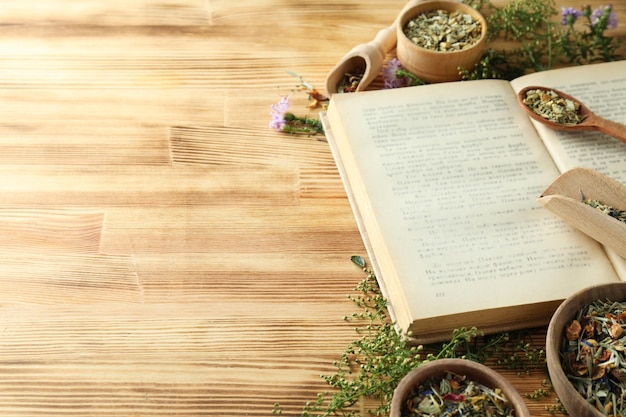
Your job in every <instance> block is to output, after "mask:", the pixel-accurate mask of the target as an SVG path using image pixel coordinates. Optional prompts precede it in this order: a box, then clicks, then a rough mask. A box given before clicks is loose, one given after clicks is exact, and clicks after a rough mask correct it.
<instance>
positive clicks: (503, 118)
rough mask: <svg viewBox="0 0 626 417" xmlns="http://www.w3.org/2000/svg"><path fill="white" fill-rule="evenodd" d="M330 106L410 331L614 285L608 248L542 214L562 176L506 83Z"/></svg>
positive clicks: (382, 94)
mask: <svg viewBox="0 0 626 417" xmlns="http://www.w3.org/2000/svg"><path fill="white" fill-rule="evenodd" d="M333 102H334V103H331V106H330V108H329V111H328V117H329V120H330V122H331V125H332V127H333V130H334V131H335V140H336V142H337V145H336V146H337V148H338V149H339V153H341V157H342V159H343V162H344V165H345V168H346V171H348V174H347V176H348V178H349V179H350V182H351V187H352V189H353V193H354V195H355V200H356V201H357V202H358V205H359V206H360V210H361V214H362V215H363V218H364V224H365V226H366V228H367V234H368V235H369V238H370V241H371V246H372V248H373V251H374V252H375V254H376V256H377V258H378V259H377V260H378V261H379V263H380V264H381V265H380V267H381V270H382V271H381V272H382V273H383V275H384V277H383V280H385V281H386V283H387V287H393V286H399V287H401V288H402V291H401V292H402V293H403V294H405V297H406V298H405V300H403V301H404V302H405V303H406V304H407V305H408V308H409V309H410V310H411V314H412V316H413V318H414V319H415V318H422V317H431V316H438V315H447V314H454V313H460V312H464V311H473V310H481V309H485V308H497V307H501V306H509V305H512V304H516V303H522V304H525V303H534V302H541V301H546V300H555V299H559V298H565V297H567V296H569V295H570V294H571V293H572V292H574V291H575V290H576V289H578V288H582V287H584V286H587V285H590V284H593V283H594V281H598V280H608V279H610V278H608V277H610V276H611V274H612V273H613V270H612V267H611V265H610V263H609V262H608V260H607V259H606V257H605V256H604V254H603V252H602V250H601V247H600V246H599V245H598V244H597V243H596V242H595V241H593V240H591V239H589V238H588V237H586V236H585V235H583V234H582V233H579V232H578V231H576V230H574V229H573V228H571V227H570V226H568V225H567V224H565V222H563V221H562V220H560V219H559V218H557V217H555V216H554V215H552V214H551V213H549V212H548V211H547V210H543V209H542V208H541V207H540V206H539V205H538V204H537V203H536V198H537V197H538V196H539V195H540V193H541V192H542V191H543V189H544V188H545V187H546V186H547V185H548V184H549V183H550V182H552V180H553V179H554V178H555V177H556V176H558V174H559V172H558V170H557V168H556V166H555V165H554V164H553V162H552V160H551V158H550V157H549V155H548V153H547V152H546V150H545V148H544V146H543V144H542V143H541V141H540V139H539V138H538V137H537V136H536V133H535V131H534V129H533V127H532V125H531V124H530V122H529V119H528V118H527V117H526V116H525V115H524V114H523V113H522V111H521V109H519V107H518V104H517V102H516V98H515V94H514V93H513V91H512V89H511V87H510V86H509V84H508V83H507V82H504V81H493V80H491V81H469V82H462V83H454V84H438V85H428V86H421V87H414V88H403V89H399V90H383V91H373V92H366V93H359V94H355V95H335V96H333ZM340 127H342V128H343V129H342V132H340V133H338V131H339V130H340V129H339V128H340ZM357 177H359V178H357ZM381 254H382V255H381ZM381 258H382V259H381ZM598 273H599V274H598ZM394 279H396V280H397V282H389V281H390V280H394ZM613 279H616V278H615V277H613ZM390 294H392V297H391V298H392V299H391V302H392V304H395V303H396V302H397V301H398V300H397V299H396V300H394V299H393V298H394V297H396V298H398V297H399V296H398V295H397V294H395V295H393V294H394V293H393V292H392V291H390Z"/></svg>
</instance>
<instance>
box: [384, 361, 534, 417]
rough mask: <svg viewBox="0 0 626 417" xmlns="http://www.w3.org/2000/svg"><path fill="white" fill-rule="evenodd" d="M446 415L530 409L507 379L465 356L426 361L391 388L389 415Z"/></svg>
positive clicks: (525, 416)
mask: <svg viewBox="0 0 626 417" xmlns="http://www.w3.org/2000/svg"><path fill="white" fill-rule="evenodd" d="M481 413H482V414H481ZM448 415H449V416H457V415H458V416H465V415H486V416H493V417H513V416H515V417H530V412H529V411H528V408H527V407H526V403H525V402H524V399H523V398H522V397H521V396H520V394H519V393H518V392H517V390H516V389H515V387H513V386H512V385H511V383H510V382H508V381H507V380H506V378H504V377H503V376H502V375H500V374H499V373H497V372H496V371H494V370H493V369H491V368H489V367H487V366H485V365H482V364H480V363H478V362H473V361H470V360H467V359H438V360H434V361H432V362H426V363H424V364H422V365H420V366H418V367H417V368H415V369H414V370H413V371H411V372H409V373H408V374H407V375H406V376H405V377H404V378H403V379H402V380H401V381H400V383H399V384H398V386H397V388H396V389H395V391H394V394H393V398H392V400H391V411H390V417H418V416H448Z"/></svg>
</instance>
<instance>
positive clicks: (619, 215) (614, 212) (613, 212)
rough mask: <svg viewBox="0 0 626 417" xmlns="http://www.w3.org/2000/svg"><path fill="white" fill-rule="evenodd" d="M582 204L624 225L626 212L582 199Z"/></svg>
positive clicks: (595, 201) (596, 201) (598, 202)
mask: <svg viewBox="0 0 626 417" xmlns="http://www.w3.org/2000/svg"><path fill="white" fill-rule="evenodd" d="M582 202H583V203H585V204H587V205H589V206H591V207H593V208H595V209H596V210H598V211H600V212H602V213H604V214H608V215H609V216H611V217H613V218H614V219H616V220H619V221H620V222H622V223H626V210H620V209H616V208H614V207H611V206H609V205H606V204H604V203H601V202H600V201H598V200H589V199H585V198H584V197H583V199H582Z"/></svg>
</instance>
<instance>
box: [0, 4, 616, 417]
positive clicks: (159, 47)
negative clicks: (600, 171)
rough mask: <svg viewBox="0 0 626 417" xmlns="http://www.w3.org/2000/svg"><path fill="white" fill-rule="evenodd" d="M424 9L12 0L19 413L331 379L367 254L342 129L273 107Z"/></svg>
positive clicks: (9, 353)
mask: <svg viewBox="0 0 626 417" xmlns="http://www.w3.org/2000/svg"><path fill="white" fill-rule="evenodd" d="M587 2H588V3H591V4H592V5H594V6H595V5H599V4H603V3H602V2H601V1H587ZM558 3H559V4H566V2H561V1H559V2H558ZM573 3H576V4H573ZM573 3H571V5H574V6H580V5H581V4H578V3H580V2H573ZM613 3H614V4H615V3H617V4H616V10H617V12H618V13H619V14H620V17H621V19H622V20H623V21H624V23H623V24H622V29H619V31H618V33H619V34H622V35H623V34H625V33H626V32H625V31H624V27H626V4H622V2H613ZM403 4H404V1H403V0H394V1H389V0H388V1H383V0H361V1H356V0H346V1H337V0H314V1H309V2H288V1H262V0H261V1H258V0H257V1H250V0H238V1H225V0H169V1H160V0H130V1H128V0H124V1H121V0H107V1H69V0H47V1H45V2H44V1H34V0H8V1H3V2H2V4H1V5H0V21H1V23H2V31H1V33H0V56H1V58H0V103H1V109H0V202H1V203H0V236H1V239H0V268H1V271H2V273H1V274H0V415H2V416H53V415H54V416H57V415H58V416H160V415H162V416H174V415H176V416H208V415H211V416H226V415H232V416H242V415H250V416H252V415H259V416H260V415H265V416H267V415H271V410H272V406H273V404H274V402H280V403H281V405H282V406H283V409H284V414H285V415H293V414H296V413H297V412H298V411H299V410H301V408H302V405H303V404H304V403H305V402H306V401H309V400H313V399H315V395H316V393H317V392H320V391H323V390H324V389H325V388H326V385H325V383H324V382H323V381H322V380H321V378H320V374H324V373H326V374H327V373H331V372H332V371H333V369H334V368H333V367H332V361H333V360H335V359H337V358H338V357H339V355H340V354H341V352H343V350H344V348H345V347H346V346H347V344H348V343H349V341H350V340H352V339H353V338H354V337H355V334H354V332H353V328H352V325H350V324H347V323H345V322H344V321H343V320H342V317H343V316H344V315H346V314H350V313H352V312H353V311H354V310H355V309H354V306H353V305H352V303H351V302H349V301H348V300H347V299H346V295H347V294H348V293H350V292H351V290H352V288H353V287H354V286H355V285H356V284H357V283H358V282H359V281H360V280H361V279H362V277H363V274H362V273H361V271H359V270H358V268H356V267H355V266H354V265H353V264H352V263H351V262H350V261H349V257H350V256H351V255H354V254H360V255H364V254H365V250H364V247H363V244H362V242H361V239H360V236H359V233H358V231H357V228H356V225H355V222H354V219H353V216H352V212H351V210H350V207H349V205H348V202H347V200H346V196H345V193H344V190H343V187H342V184H341V182H340V179H339V176H338V174H337V170H336V168H335V164H334V162H333V160H332V157H331V155H330V152H329V150H328V146H327V144H326V143H325V142H323V141H320V140H317V139H316V138H310V137H295V136H289V135H285V134H280V133H277V132H274V131H271V130H270V129H269V128H268V122H269V120H270V117H269V106H270V104H272V103H274V102H276V101H277V100H278V98H279V96H280V95H282V94H288V93H290V92H291V91H292V90H294V89H295V86H296V85H297V84H298V80H297V79H296V78H295V77H293V76H291V75H289V74H288V73H287V71H288V70H291V71H295V72H298V73H300V74H302V75H303V77H304V78H305V79H306V81H309V82H311V83H312V84H313V85H315V86H318V87H319V88H323V84H324V78H325V76H326V73H327V71H328V70H329V69H330V68H331V67H332V66H333V65H334V64H335V62H336V61H337V60H338V59H339V58H340V57H341V56H343V54H344V53H345V52H347V51H348V50H349V49H350V48H352V46H354V45H356V44H358V43H362V42H365V41H368V40H370V39H372V38H373V37H374V35H375V33H376V32H377V31H378V30H379V29H381V28H383V27H385V26H387V25H389V24H390V23H391V21H393V19H394V17H395V15H396V13H397V12H398V11H399V10H400V9H401V7H402V6H403ZM567 4H568V5H569V3H567ZM293 99H294V110H295V111H299V109H302V111H303V112H306V108H305V105H306V96H305V95H304V94H302V93H297V92H296V93H294V94H293ZM312 114H314V113H312ZM511 378H512V380H513V381H514V383H515V384H516V385H517V386H518V387H519V389H520V391H522V392H527V391H533V390H535V389H537V388H539V385H538V384H539V382H540V381H541V379H542V378H543V376H542V375H534V376H531V377H519V378H518V377H516V376H514V375H511ZM546 401H550V403H551V402H552V401H553V399H550V400H546ZM529 404H530V406H531V408H532V409H533V411H534V413H535V415H544V414H547V413H544V412H543V411H542V410H543V407H544V404H543V403H533V402H529Z"/></svg>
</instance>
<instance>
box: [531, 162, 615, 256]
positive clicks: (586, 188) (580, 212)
mask: <svg viewBox="0 0 626 417" xmlns="http://www.w3.org/2000/svg"><path fill="white" fill-rule="evenodd" d="M583 196H584V198H585V199H588V200H597V201H599V202H600V203H602V204H606V205H609V206H611V207H613V208H615V209H618V210H626V187H625V186H624V185H622V184H620V183H619V182H617V181H614V180H612V179H610V178H608V177H606V176H604V175H602V174H600V173H599V172H596V171H594V170H592V169H589V168H574V169H571V170H569V171H567V172H565V173H563V174H562V175H560V176H559V177H558V178H557V179H555V180H554V182H552V184H550V186H549V187H548V188H547V189H546V190H545V191H544V192H543V194H542V195H541V196H540V197H539V198H538V199H537V202H538V203H539V204H541V205H542V206H543V207H545V208H547V209H548V210H550V211H551V212H553V213H554V214H556V215H557V216H559V217H561V218H562V219H563V220H565V221H566V222H568V223H569V224H571V225H572V226H574V227H575V228H577V229H578V230H580V231H581V232H583V233H585V234H586V235H588V236H591V237H592V238H593V239H595V240H597V241H598V242H600V243H602V244H604V245H606V246H608V247H609V248H612V249H613V250H615V252H616V253H618V254H619V255H620V256H623V257H626V223H623V222H621V221H619V220H617V219H615V218H613V217H611V216H610V215H608V214H606V213H603V212H601V211H599V210H597V209H595V208H593V207H591V206H590V205H588V204H585V203H583V202H582V197H583Z"/></svg>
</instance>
